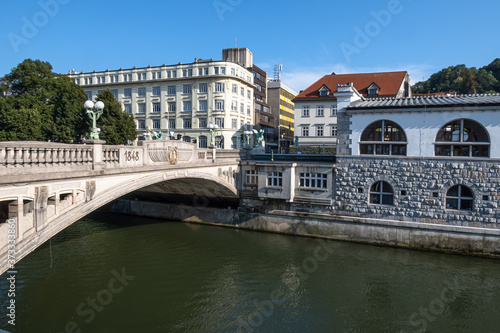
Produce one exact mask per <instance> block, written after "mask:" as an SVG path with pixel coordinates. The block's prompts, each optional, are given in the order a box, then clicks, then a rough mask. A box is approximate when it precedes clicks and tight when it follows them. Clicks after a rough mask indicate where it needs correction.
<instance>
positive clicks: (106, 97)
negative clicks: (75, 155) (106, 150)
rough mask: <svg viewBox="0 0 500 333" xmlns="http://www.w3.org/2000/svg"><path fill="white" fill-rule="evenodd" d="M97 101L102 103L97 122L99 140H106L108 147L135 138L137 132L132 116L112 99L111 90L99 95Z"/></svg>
mask: <svg viewBox="0 0 500 333" xmlns="http://www.w3.org/2000/svg"><path fill="white" fill-rule="evenodd" d="M97 100H98V101H102V102H103V103H104V112H103V114H102V116H101V118H100V119H99V120H98V121H97V124H98V127H99V128H100V129H101V133H100V134H99V138H100V139H101V140H106V144H109V145H122V144H125V143H127V140H135V139H136V138H137V130H136V126H135V122H134V118H133V117H132V115H129V114H127V113H125V112H123V110H122V106H121V104H120V103H119V102H118V101H117V100H116V99H115V98H114V96H113V93H112V92H111V90H109V89H106V90H105V91H103V92H102V93H100V94H99V95H97Z"/></svg>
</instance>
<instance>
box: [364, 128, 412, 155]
mask: <svg viewBox="0 0 500 333" xmlns="http://www.w3.org/2000/svg"><path fill="white" fill-rule="evenodd" d="M406 144H407V142H406V135H405V132H404V131H403V129H402V128H401V127H400V126H399V125H398V124H396V123H395V122H393V121H390V120H379V121H376V122H374V123H372V124H370V125H369V126H368V127H367V128H365V130H364V131H363V133H362V134H361V142H360V147H359V148H360V153H361V154H362V155H403V156H406Z"/></svg>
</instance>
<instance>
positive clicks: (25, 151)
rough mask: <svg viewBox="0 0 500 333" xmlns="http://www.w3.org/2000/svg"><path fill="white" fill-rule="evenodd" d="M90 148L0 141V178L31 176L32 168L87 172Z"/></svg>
mask: <svg viewBox="0 0 500 333" xmlns="http://www.w3.org/2000/svg"><path fill="white" fill-rule="evenodd" d="M92 164H93V148H92V147H91V146H87V145H72V144H61V143H52V142H35V141H23V142H0V175H9V174H22V173H25V172H23V171H27V173H30V172H31V171H32V170H33V169H37V168H39V169H49V168H50V170H52V171H58V170H59V169H72V170H90V169H92Z"/></svg>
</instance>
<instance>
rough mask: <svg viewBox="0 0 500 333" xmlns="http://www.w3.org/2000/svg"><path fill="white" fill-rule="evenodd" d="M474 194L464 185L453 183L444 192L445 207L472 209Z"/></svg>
mask: <svg viewBox="0 0 500 333" xmlns="http://www.w3.org/2000/svg"><path fill="white" fill-rule="evenodd" d="M473 206H474V194H473V193H472V190H471V189H470V188H468V187H467V186H465V185H455V186H452V187H450V189H449V190H448V192H446V209H456V210H472V208H473Z"/></svg>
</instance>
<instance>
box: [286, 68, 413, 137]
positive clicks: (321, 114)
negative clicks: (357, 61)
mask: <svg viewBox="0 0 500 333" xmlns="http://www.w3.org/2000/svg"><path fill="white" fill-rule="evenodd" d="M345 85H352V87H353V88H354V89H355V90H356V92H357V95H358V96H357V98H360V99H364V98H370V97H397V98H401V97H409V96H411V89H410V76H409V75H408V73H407V72H385V73H363V74H335V73H332V74H331V75H325V76H324V77H322V78H321V79H320V80H318V81H316V82H315V83H314V84H312V85H311V86H310V87H308V88H307V89H306V90H304V91H301V92H300V94H298V95H297V97H296V98H295V99H294V100H293V101H294V102H295V109H296V110H297V112H296V116H295V127H296V128H297V130H296V131H295V136H296V137H297V138H298V140H299V146H319V145H326V146H336V145H337V144H338V142H339V137H338V132H339V126H341V124H339V121H340V120H339V119H338V118H337V113H338V112H339V111H340V110H341V109H342V108H343V107H346V106H348V105H349V104H345V103H339V102H338V100H337V98H338V97H339V96H342V94H343V92H342V91H339V90H338V87H339V86H340V87H342V86H345ZM354 100H356V98H354V99H352V101H354Z"/></svg>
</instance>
